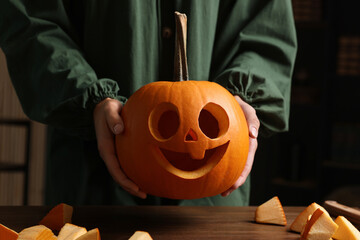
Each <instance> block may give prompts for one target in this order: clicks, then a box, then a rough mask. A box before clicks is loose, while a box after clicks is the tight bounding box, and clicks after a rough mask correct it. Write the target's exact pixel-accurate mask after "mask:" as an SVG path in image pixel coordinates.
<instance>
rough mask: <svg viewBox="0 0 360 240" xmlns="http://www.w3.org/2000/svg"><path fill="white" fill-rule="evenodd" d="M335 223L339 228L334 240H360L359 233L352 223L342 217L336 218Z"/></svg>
mask: <svg viewBox="0 0 360 240" xmlns="http://www.w3.org/2000/svg"><path fill="white" fill-rule="evenodd" d="M335 223H336V224H337V225H338V226H339V228H338V229H337V230H336V232H335V233H334V235H333V236H332V237H333V238H335V239H339V240H342V239H346V240H360V232H359V230H357V228H356V227H355V226H354V225H352V223H351V222H350V221H349V220H347V219H346V218H345V217H344V216H338V217H337V218H336V219H335Z"/></svg>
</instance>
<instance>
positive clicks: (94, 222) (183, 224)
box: [0, 206, 305, 240]
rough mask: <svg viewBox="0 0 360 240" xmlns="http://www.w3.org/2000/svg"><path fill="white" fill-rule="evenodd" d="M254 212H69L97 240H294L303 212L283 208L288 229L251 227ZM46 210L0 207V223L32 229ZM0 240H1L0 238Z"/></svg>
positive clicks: (243, 209)
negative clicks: (140, 234)
mask: <svg viewBox="0 0 360 240" xmlns="http://www.w3.org/2000/svg"><path fill="white" fill-rule="evenodd" d="M255 208H256V207H173V206H162V207H154V206H151V207H143V206H136V207H113V206H111V207H110V206H81V207H80V206H79V207H74V213H73V223H74V224H76V225H79V226H83V227H86V228H87V229H88V230H90V229H92V228H95V227H97V228H99V230H100V234H101V238H102V240H117V239H128V238H129V237H130V236H131V235H132V234H133V233H134V232H135V231H136V230H144V231H147V232H149V233H150V235H151V236H152V237H153V239H154V240H158V239H159V240H160V239H166V240H172V239H174V240H176V239H181V240H187V239H196V240H197V239H246V240H252V239H262V240H263V239H299V237H300V235H299V234H297V233H294V232H291V231H289V230H288V228H289V226H290V224H291V223H292V221H293V220H294V219H295V217H296V216H297V215H298V214H299V213H300V212H301V211H302V210H303V209H305V207H284V210H285V214H286V217H287V221H288V225H287V226H286V227H284V226H276V225H265V224H258V223H255V222H254V212H255ZM50 209H51V207H45V206H32V207H25V206H24V207H22V206H21V207H7V206H2V207H0V223H1V224H3V225H5V226H7V227H10V228H12V229H14V230H16V231H21V230H22V229H23V228H26V227H29V226H33V225H36V224H37V223H38V222H39V221H40V220H41V219H42V217H43V216H45V215H46V213H47V212H48V211H49V210H50ZM1 240H2V239H1Z"/></svg>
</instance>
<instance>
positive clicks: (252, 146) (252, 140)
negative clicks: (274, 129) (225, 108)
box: [221, 96, 260, 197]
mask: <svg viewBox="0 0 360 240" xmlns="http://www.w3.org/2000/svg"><path fill="white" fill-rule="evenodd" d="M235 99H236V101H237V102H238V103H239V105H240V106H241V108H242V110H243V112H244V115H245V118H246V121H247V123H248V127H249V153H248V156H247V160H246V163H245V167H244V170H243V172H242V173H241V175H240V177H239V178H238V180H237V181H236V182H235V183H234V185H232V186H231V187H230V188H229V189H228V190H226V191H225V192H223V193H221V196H223V197H226V196H228V195H229V194H230V193H231V192H232V191H234V190H235V189H237V188H238V187H240V186H241V185H243V184H244V182H245V180H246V178H247V177H248V175H249V174H250V171H251V168H252V165H253V162H254V157H255V152H256V149H257V146H258V141H257V136H258V132H259V127H260V121H259V119H258V117H257V116H256V111H255V109H254V108H253V107H252V106H250V105H249V104H247V103H246V102H244V101H243V100H242V99H241V98H240V97H239V96H235Z"/></svg>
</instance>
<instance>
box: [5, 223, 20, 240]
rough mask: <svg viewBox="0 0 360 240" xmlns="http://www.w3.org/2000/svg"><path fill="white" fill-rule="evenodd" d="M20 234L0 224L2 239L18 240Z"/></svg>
mask: <svg viewBox="0 0 360 240" xmlns="http://www.w3.org/2000/svg"><path fill="white" fill-rule="evenodd" d="M18 236H19V234H18V233H17V232H15V231H14V230H12V229H10V228H8V227H6V226H4V225H2V224H0V239H1V240H3V239H6V240H16V239H17V238H18Z"/></svg>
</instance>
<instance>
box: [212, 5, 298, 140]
mask: <svg viewBox="0 0 360 240" xmlns="http://www.w3.org/2000/svg"><path fill="white" fill-rule="evenodd" d="M229 2H230V1H228V2H227V3H223V4H222V6H221V8H220V11H219V16H218V19H219V22H218V26H217V39H216V42H215V47H214V52H213V59H215V61H214V62H213V67H214V69H215V71H214V72H213V79H214V80H215V81H216V82H218V83H220V84H221V85H223V86H225V87H226V88H227V89H228V90H229V91H230V92H231V93H232V94H234V95H239V96H240V97H241V98H242V99H243V100H244V101H246V102H247V103H249V104H250V105H251V106H252V107H254V108H255V110H256V112H257V116H258V118H259V120H260V122H261V127H260V134H261V135H263V136H269V135H271V134H272V133H274V132H281V131H286V130H288V125H289V123H288V122H289V112H290V109H289V108H290V87H291V76H292V72H293V66H294V62H295V56H296V50H297V42H296V32H295V24H294V19H293V15H292V7H291V1H289V0H286V1H278V0H266V1H264V0H255V1H254V0H253V1H234V2H235V3H234V4H233V5H232V4H229Z"/></svg>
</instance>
